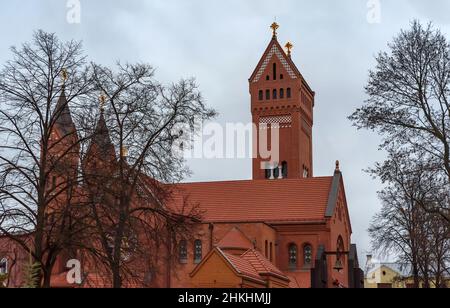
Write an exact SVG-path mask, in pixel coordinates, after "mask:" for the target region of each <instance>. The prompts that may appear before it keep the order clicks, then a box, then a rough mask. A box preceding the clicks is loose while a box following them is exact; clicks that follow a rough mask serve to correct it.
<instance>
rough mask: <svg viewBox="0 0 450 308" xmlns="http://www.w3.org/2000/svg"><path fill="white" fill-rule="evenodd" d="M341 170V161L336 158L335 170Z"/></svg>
mask: <svg viewBox="0 0 450 308" xmlns="http://www.w3.org/2000/svg"><path fill="white" fill-rule="evenodd" d="M340 171H341V163H340V162H339V161H338V160H337V161H336V172H340Z"/></svg>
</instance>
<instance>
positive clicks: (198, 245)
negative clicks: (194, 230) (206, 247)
mask: <svg viewBox="0 0 450 308" xmlns="http://www.w3.org/2000/svg"><path fill="white" fill-rule="evenodd" d="M202 260H203V242H202V240H200V239H197V240H195V241H194V263H195V264H199V263H200V262H202Z"/></svg>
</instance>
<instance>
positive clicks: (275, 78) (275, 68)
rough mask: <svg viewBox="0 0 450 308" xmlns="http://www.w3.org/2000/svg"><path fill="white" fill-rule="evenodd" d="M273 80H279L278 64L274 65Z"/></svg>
mask: <svg viewBox="0 0 450 308" xmlns="http://www.w3.org/2000/svg"><path fill="white" fill-rule="evenodd" d="M273 80H277V64H276V63H274V64H273Z"/></svg>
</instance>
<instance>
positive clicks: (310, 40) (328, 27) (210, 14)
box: [0, 0, 450, 259]
mask: <svg viewBox="0 0 450 308" xmlns="http://www.w3.org/2000/svg"><path fill="white" fill-rule="evenodd" d="M3 2H4V3H2V5H1V8H0V38H1V41H0V64H2V63H4V62H5V61H6V60H7V59H9V58H10V52H9V47H10V46H11V45H19V44H21V43H22V42H25V41H29V40H30V38H31V35H32V33H33V31H34V30H37V29H43V30H45V31H48V32H56V33H57V34H58V36H59V37H60V38H61V39H62V40H68V39H76V40H82V41H83V42H84V49H85V51H86V54H87V55H88V56H89V58H90V60H93V61H95V62H99V63H101V64H106V65H109V64H113V63H114V62H115V61H116V60H121V61H122V62H127V61H128V62H135V61H140V62H148V63H150V64H152V65H153V66H154V67H156V68H157V78H158V79H159V80H161V81H164V82H170V81H177V80H178V79H180V78H182V77H195V78H196V79H197V81H198V83H199V85H200V88H201V91H202V92H203V95H204V97H205V99H206V100H207V102H208V104H209V105H211V106H213V107H214V108H215V109H217V110H218V111H219V113H220V117H219V118H218V121H220V122H222V123H225V122H244V123H248V122H250V121H251V117H250V108H249V103H250V98H249V94H248V78H249V77H250V74H251V73H252V71H253V69H254V68H255V66H256V65H257V63H258V61H259V59H260V57H261V56H262V53H263V52H264V50H265V48H266V46H267V44H268V42H269V40H270V38H271V33H270V31H269V28H268V27H269V25H270V24H271V23H272V22H273V21H274V18H276V20H277V21H278V23H279V24H280V26H281V27H280V29H279V40H280V42H281V43H283V45H284V43H285V42H286V41H287V40H291V41H292V42H293V43H294V45H295V48H294V51H293V60H294V62H295V63H296V64H297V66H298V68H299V69H300V71H301V72H302V73H303V75H304V77H305V78H306V80H307V81H308V82H309V84H310V85H311V87H312V88H313V90H315V91H316V92H317V94H316V108H315V126H314V163H315V170H314V171H315V175H316V176H329V175H332V173H333V171H334V162H335V161H336V160H337V159H339V160H340V161H341V169H342V171H343V173H344V177H345V184H346V193H347V200H348V204H349V207H350V214H351V218H352V225H353V232H354V235H353V241H354V242H355V243H357V244H358V246H359V254H360V258H361V259H364V258H363V257H364V255H365V254H366V253H367V252H369V249H370V240H369V237H368V235H367V232H366V230H367V228H368V225H369V222H370V220H371V218H372V216H373V215H374V214H375V213H376V212H377V211H379V209H380V203H379V201H378V200H377V195H376V192H377V190H379V189H380V187H381V186H380V184H379V183H378V182H377V181H374V180H372V179H371V178H370V177H369V176H368V175H367V174H365V173H364V172H363V171H362V170H363V169H365V168H367V167H369V166H371V165H373V164H374V162H376V161H378V160H382V159H383V156H384V155H383V153H382V152H379V151H378V144H379V141H380V140H379V138H378V137H377V136H376V135H375V134H373V133H370V132H358V131H356V130H355V129H354V128H353V127H352V126H351V123H349V121H348V120H347V116H348V115H350V114H351V113H352V112H353V111H354V109H355V108H357V107H358V106H360V105H361V104H362V103H363V101H364V99H365V94H364V89H363V88H364V85H365V83H366V81H367V73H368V70H369V69H370V68H372V67H373V66H374V55H375V54H376V53H377V52H378V51H380V50H383V49H386V44H387V42H388V41H390V40H391V38H392V37H393V36H394V35H395V34H397V33H398V32H399V30H400V29H401V28H406V27H408V25H409V22H410V21H411V20H412V19H415V18H418V19H420V20H421V21H423V22H428V21H433V22H434V24H435V25H436V26H437V27H439V28H441V29H442V31H443V32H444V33H450V18H449V17H448V12H449V11H450V1H448V0H434V1H425V0H379V3H380V5H381V11H380V12H381V15H380V17H381V19H380V20H379V22H376V23H370V22H368V20H371V21H374V20H373V19H370V18H369V19H368V18H367V15H368V12H369V9H368V7H367V5H368V0H339V1H334V0H316V1H308V0H278V1H275V0H271V1H266V0H226V1H225V0H221V1H219V0H132V1H123V0H120V1H119V0H117V1H113V0H89V1H87V0H80V3H81V15H80V17H81V19H80V23H70V22H68V19H67V14H68V11H69V9H68V8H67V4H68V3H69V4H70V2H74V1H73V0H70V1H66V0H40V1H35V0H21V1H8V2H6V1H3ZM70 16H73V15H70ZM370 16H372V15H370ZM69 21H74V20H72V19H70V18H69ZM75 21H76V20H75ZM375 21H376V20H375ZM189 164H190V166H191V169H192V171H193V176H192V178H191V179H189V180H190V181H210V180H239V179H249V178H250V177H251V163H250V161H249V160H193V161H190V162H189ZM299 193H301V192H299Z"/></svg>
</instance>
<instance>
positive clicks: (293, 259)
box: [289, 244, 298, 269]
mask: <svg viewBox="0 0 450 308" xmlns="http://www.w3.org/2000/svg"><path fill="white" fill-rule="evenodd" d="M297 255H298V249H297V245H295V244H291V245H289V268H291V269H295V268H297V260H298V258H297Z"/></svg>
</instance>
